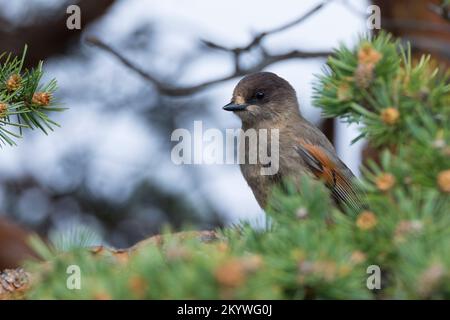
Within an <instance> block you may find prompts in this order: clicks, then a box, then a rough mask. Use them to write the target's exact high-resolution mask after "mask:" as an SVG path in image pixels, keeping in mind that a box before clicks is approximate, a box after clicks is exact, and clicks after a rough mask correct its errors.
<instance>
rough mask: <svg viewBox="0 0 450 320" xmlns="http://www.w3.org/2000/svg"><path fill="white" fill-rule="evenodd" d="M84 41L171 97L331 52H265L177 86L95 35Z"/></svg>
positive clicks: (321, 56)
mask: <svg viewBox="0 0 450 320" xmlns="http://www.w3.org/2000/svg"><path fill="white" fill-rule="evenodd" d="M86 41H87V42H88V43H90V44H92V45H94V46H96V47H98V48H100V49H102V50H104V51H106V52H109V53H110V54H112V55H113V56H115V57H116V58H117V59H118V60H119V61H120V62H122V63H123V64H124V65H125V66H126V67H128V68H129V69H131V70H133V71H134V72H136V73H137V74H138V75H140V76H141V77H142V78H143V79H144V80H146V81H148V82H150V83H151V84H152V85H154V86H155V87H156V89H157V90H158V91H159V92H160V93H161V94H164V95H167V96H173V97H181V96H187V95H191V94H194V93H197V92H199V91H201V90H203V89H206V88H207V87H209V86H212V85H215V84H218V83H222V82H225V81H228V80H231V79H233V78H236V77H239V76H243V75H246V74H248V73H252V72H257V71H260V70H262V69H264V68H265V67H267V66H269V65H271V64H274V63H277V62H280V61H286V60H290V59H298V58H302V59H305V58H323V57H327V56H329V55H330V54H331V52H328V51H312V52H304V51H299V50H292V51H289V52H287V53H282V54H274V55H272V54H268V53H266V54H265V55H264V57H263V58H262V60H261V61H260V62H258V63H257V64H255V65H254V66H252V67H250V68H240V67H238V68H236V69H235V71H234V72H233V73H231V74H230V75H228V76H225V77H220V78H217V79H213V80H208V81H205V82H202V83H199V84H196V85H193V86H186V87H177V86H172V85H170V84H167V83H164V82H162V81H160V80H159V79H158V78H157V77H155V76H153V75H152V74H150V73H149V72H146V71H144V70H142V69H141V68H140V67H138V66H136V65H135V64H134V63H133V62H131V61H130V60H129V59H127V58H126V57H124V56H123V55H122V54H120V53H119V52H118V51H117V50H116V49H114V48H112V47H111V46H109V45H108V44H106V43H104V42H103V41H101V40H100V39H98V38H95V37H88V38H86Z"/></svg>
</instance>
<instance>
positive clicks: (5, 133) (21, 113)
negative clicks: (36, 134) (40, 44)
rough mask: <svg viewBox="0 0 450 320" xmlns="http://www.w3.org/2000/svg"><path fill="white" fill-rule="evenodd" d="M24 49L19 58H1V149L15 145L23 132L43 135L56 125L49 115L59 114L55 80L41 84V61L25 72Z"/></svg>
mask: <svg viewBox="0 0 450 320" xmlns="http://www.w3.org/2000/svg"><path fill="white" fill-rule="evenodd" d="M25 56H26V47H25V50H24V53H23V55H22V57H20V58H19V57H14V56H13V55H12V54H6V53H3V54H1V55H0V146H1V145H5V144H8V145H11V146H12V145H16V142H15V140H16V139H18V138H21V137H22V134H23V130H24V129H36V128H37V129H40V130H42V131H43V132H44V133H45V134H47V133H48V131H53V127H54V126H58V124H57V123H56V122H54V121H53V120H51V119H50V118H49V116H48V113H50V112H54V111H62V110H64V109H63V108H60V107H56V106H55V102H54V99H53V94H54V92H55V91H56V88H57V85H56V81H55V80H51V81H50V82H48V83H46V84H42V83H41V78H42V76H43V70H42V62H40V63H39V64H38V66H37V67H36V68H34V69H31V70H27V69H24V61H25Z"/></svg>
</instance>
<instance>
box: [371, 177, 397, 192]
mask: <svg viewBox="0 0 450 320" xmlns="http://www.w3.org/2000/svg"><path fill="white" fill-rule="evenodd" d="M395 182H396V181H395V177H394V176H393V175H392V174H390V173H382V174H380V175H379V176H378V177H377V178H376V179H375V184H376V185H377V188H378V190H380V191H388V190H389V189H391V188H392V187H393V186H394V185H395Z"/></svg>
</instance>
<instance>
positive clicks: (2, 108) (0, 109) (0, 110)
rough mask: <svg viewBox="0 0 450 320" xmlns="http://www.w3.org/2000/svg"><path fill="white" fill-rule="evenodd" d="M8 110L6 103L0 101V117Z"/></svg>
mask: <svg viewBox="0 0 450 320" xmlns="http://www.w3.org/2000/svg"><path fill="white" fill-rule="evenodd" d="M7 111H8V105H7V104H6V103H2V102H0V118H3V117H4V116H5V115H6V112H7Z"/></svg>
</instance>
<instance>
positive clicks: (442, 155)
mask: <svg viewBox="0 0 450 320" xmlns="http://www.w3.org/2000/svg"><path fill="white" fill-rule="evenodd" d="M434 66H435V64H433V63H432V62H431V60H430V58H429V57H423V58H421V59H419V60H417V61H413V59H412V58H411V54H410V51H409V49H408V48H406V49H405V48H403V47H402V46H401V45H400V44H399V43H398V42H397V41H394V40H392V39H391V37H390V36H388V35H386V34H381V35H380V36H378V37H375V38H366V39H361V41H360V43H359V44H358V45H357V46H356V48H354V49H349V48H346V47H344V46H342V47H341V48H339V49H338V50H336V52H335V54H334V56H333V57H330V58H329V59H328V73H327V74H325V75H323V76H320V77H319V79H318V82H317V84H316V87H315V88H316V89H315V103H316V105H317V106H318V107H320V108H322V110H323V111H324V113H325V115H327V116H331V117H339V118H342V119H344V120H347V121H348V122H361V123H362V124H364V126H363V128H362V129H361V130H362V132H361V136H360V137H365V138H367V139H368V140H369V141H370V142H371V143H373V144H376V145H377V146H378V147H379V148H380V149H382V150H383V151H382V154H381V157H380V158H381V161H380V162H381V163H380V164H377V163H375V162H373V161H372V162H371V161H369V162H368V165H367V166H366V167H365V168H363V179H362V180H363V181H362V186H361V187H362V188H363V189H364V190H365V194H366V203H367V208H365V210H364V211H363V212H360V213H357V214H351V213H349V214H347V215H345V214H342V212H340V211H338V210H337V209H336V208H335V207H334V206H333V205H332V204H331V203H329V201H328V200H327V199H329V196H328V194H327V192H328V191H327V190H326V188H325V187H324V186H323V185H322V184H321V182H319V181H313V180H310V179H303V180H302V181H301V184H302V185H301V186H300V187H301V188H300V189H301V190H302V194H299V192H298V190H297V189H296V187H295V186H294V185H291V184H289V183H288V182H286V183H285V186H284V188H277V189H275V190H274V192H273V196H272V199H271V201H270V202H269V206H268V207H267V208H266V212H267V214H268V215H269V216H270V217H271V219H272V222H273V223H271V225H270V226H267V228H266V229H265V230H261V229H255V228H254V227H252V226H250V225H248V224H245V223H244V224H241V225H239V226H237V227H233V228H226V229H224V230H220V231H217V232H216V233H215V234H216V235H217V237H216V238H217V239H216V240H215V241H211V242H208V243H204V242H202V241H200V240H199V239H198V238H195V237H194V238H190V239H186V238H183V239H182V238H180V237H177V236H176V235H172V234H167V235H166V236H165V237H164V241H158V243H157V244H155V243H152V242H143V245H141V246H138V247H134V248H133V250H129V251H127V253H130V254H124V252H123V251H120V252H116V251H108V250H106V251H105V250H103V251H101V252H100V254H92V252H89V251H88V250H86V249H85V248H84V249H83V248H75V249H73V250H70V252H69V253H65V254H61V253H60V252H58V251H57V250H55V249H53V248H57V247H61V246H60V245H58V244H55V245H54V246H52V247H48V246H47V245H45V244H43V243H42V242H39V241H38V240H36V241H35V248H36V250H37V251H38V252H39V253H40V254H41V255H42V257H43V258H44V259H45V260H46V261H47V262H46V263H45V265H42V264H32V265H29V266H28V267H27V271H29V272H30V274H31V275H32V277H33V278H34V279H35V281H32V283H31V286H30V287H29V288H28V289H27V290H25V291H24V292H23V294H24V295H25V298H36V299H195V298H196V299H223V298H226V299H305V298H308V299H417V298H426V299H450V254H449V252H450V214H449V213H450V107H449V106H450V85H449V81H448V78H447V76H446V73H445V72H442V71H440V70H438V69H436V68H435V67H434ZM30 97H31V96H30ZM161 239H162V238H161ZM69 265H77V266H79V268H80V270H81V289H80V290H69V289H67V287H66V279H67V266H69ZM373 266H376V267H379V270H380V272H381V274H378V276H380V277H381V279H380V280H381V282H380V286H381V287H378V285H374V283H373V282H374V279H376V277H377V275H376V274H371V273H370V272H369V271H370V270H373V268H372V267H373ZM371 268H372V269H371ZM368 272H369V273H368ZM43 279H44V280H45V281H43ZM375 282H376V281H375Z"/></svg>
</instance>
